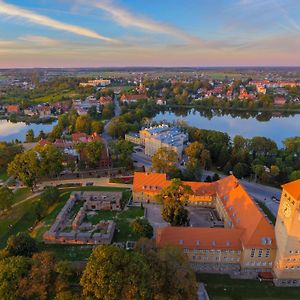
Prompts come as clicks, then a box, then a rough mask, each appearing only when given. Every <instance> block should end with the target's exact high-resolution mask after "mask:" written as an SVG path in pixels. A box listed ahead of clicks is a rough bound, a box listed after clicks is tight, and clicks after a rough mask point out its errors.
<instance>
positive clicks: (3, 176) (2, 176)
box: [0, 171, 8, 181]
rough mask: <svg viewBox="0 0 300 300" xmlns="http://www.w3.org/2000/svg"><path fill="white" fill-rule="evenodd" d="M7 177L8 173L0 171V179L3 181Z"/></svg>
mask: <svg viewBox="0 0 300 300" xmlns="http://www.w3.org/2000/svg"><path fill="white" fill-rule="evenodd" d="M7 179H8V175H7V173H6V171H4V172H1V173H0V180H3V181H5V180H7Z"/></svg>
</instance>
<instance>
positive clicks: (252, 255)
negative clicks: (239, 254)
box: [250, 249, 255, 257]
mask: <svg viewBox="0 0 300 300" xmlns="http://www.w3.org/2000/svg"><path fill="white" fill-rule="evenodd" d="M254 254H255V249H251V253H250V257H254Z"/></svg>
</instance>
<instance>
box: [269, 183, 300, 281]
mask: <svg viewBox="0 0 300 300" xmlns="http://www.w3.org/2000/svg"><path fill="white" fill-rule="evenodd" d="M282 188H283V191H282V195H281V200H280V205H279V210H278V215H277V220H276V225H275V232H276V239H277V245H278V249H277V255H276V259H275V267H274V272H275V274H276V277H277V279H276V281H275V283H276V284H277V285H283V286H284V285H285V286H294V285H300V180H296V181H293V182H290V183H287V184H284V185H283V186H282Z"/></svg>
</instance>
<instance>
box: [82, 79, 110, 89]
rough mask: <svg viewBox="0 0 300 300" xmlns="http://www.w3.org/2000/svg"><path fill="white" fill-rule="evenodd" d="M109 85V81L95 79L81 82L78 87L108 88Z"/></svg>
mask: <svg viewBox="0 0 300 300" xmlns="http://www.w3.org/2000/svg"><path fill="white" fill-rule="evenodd" d="M110 84H111V80H110V79H95V80H89V81H88V82H81V83H80V84H79V86H81V87H87V86H94V87H96V86H108V85H110Z"/></svg>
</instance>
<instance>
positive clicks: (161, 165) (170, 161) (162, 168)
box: [152, 147, 178, 174]
mask: <svg viewBox="0 0 300 300" xmlns="http://www.w3.org/2000/svg"><path fill="white" fill-rule="evenodd" d="M177 161H178V155H177V153H176V152H175V151H174V150H172V149H169V148H165V147H162V148H160V149H158V150H157V152H156V153H155V154H154V155H153V157H152V170H153V171H155V172H158V173H167V174H168V173H170V172H172V171H173V170H174V169H175V168H176V163H177Z"/></svg>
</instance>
